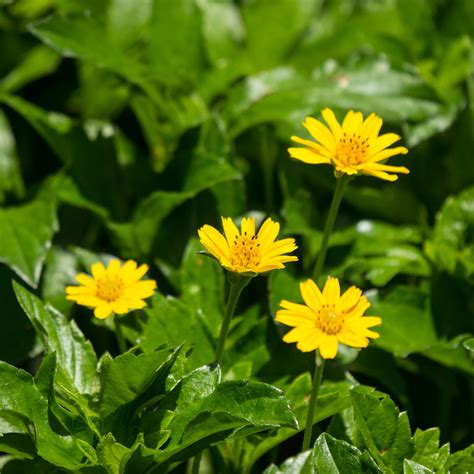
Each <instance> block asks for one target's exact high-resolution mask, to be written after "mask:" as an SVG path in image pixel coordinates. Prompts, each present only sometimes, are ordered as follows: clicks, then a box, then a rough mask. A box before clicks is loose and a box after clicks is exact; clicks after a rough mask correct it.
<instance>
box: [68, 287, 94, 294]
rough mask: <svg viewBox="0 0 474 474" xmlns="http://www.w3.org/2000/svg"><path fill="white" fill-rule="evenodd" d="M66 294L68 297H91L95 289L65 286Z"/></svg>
mask: <svg viewBox="0 0 474 474" xmlns="http://www.w3.org/2000/svg"><path fill="white" fill-rule="evenodd" d="M66 293H67V294H68V295H93V294H95V289H94V288H90V287H88V286H66Z"/></svg>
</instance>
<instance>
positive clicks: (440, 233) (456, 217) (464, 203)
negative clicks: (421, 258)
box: [426, 187, 474, 278]
mask: <svg viewBox="0 0 474 474" xmlns="http://www.w3.org/2000/svg"><path fill="white" fill-rule="evenodd" d="M473 229H474V187H470V188H468V189H466V190H464V191H463V192H461V193H460V194H459V195H458V196H455V197H450V198H448V199H447V200H446V202H445V203H444V205H443V207H442V208H441V210H440V211H439V213H438V214H437V216H436V223H435V227H434V231H433V237H432V239H430V241H429V242H428V243H427V249H426V250H427V253H428V255H429V256H430V257H431V259H432V260H433V261H434V262H435V264H436V265H437V266H438V267H439V268H440V269H442V270H445V271H447V272H449V273H451V274H457V275H460V276H461V277H464V278H470V277H472V275H473V274H474V264H473V263H472V262H474V259H473V256H474V240H473V239H472V235H473V234H472V230H473Z"/></svg>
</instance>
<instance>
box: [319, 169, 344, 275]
mask: <svg viewBox="0 0 474 474" xmlns="http://www.w3.org/2000/svg"><path fill="white" fill-rule="evenodd" d="M351 179H352V177H351V176H349V175H343V176H341V177H340V178H337V180H336V189H335V190H334V194H333V196H332V202H331V207H330V208H329V214H328V218H327V220H326V225H325V227H324V234H323V240H322V242H321V248H320V249H319V254H318V259H317V260H316V266H315V267H314V272H313V280H316V278H318V277H319V276H320V275H321V272H322V270H323V266H324V261H325V260H326V253H327V251H328V244H329V237H330V236H331V232H332V229H333V228H334V222H336V216H337V211H338V210H339V206H340V204H341V201H342V196H343V194H344V190H345V189H346V187H347V185H348V183H349V181H350V180H351Z"/></svg>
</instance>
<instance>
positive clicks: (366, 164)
mask: <svg viewBox="0 0 474 474" xmlns="http://www.w3.org/2000/svg"><path fill="white" fill-rule="evenodd" d="M322 115H323V118H324V120H325V121H326V122H327V124H328V125H329V128H328V127H327V126H326V125H324V124H323V123H322V122H321V121H319V120H316V119H314V118H313V117H306V120H305V121H304V124H303V125H304V126H305V127H306V129H307V130H308V131H309V133H310V134H311V136H312V137H313V138H314V139H315V140H316V142H313V141H311V140H305V139H303V138H299V137H295V136H293V137H291V139H292V140H293V141H294V142H296V143H299V144H301V145H304V146H305V148H288V151H289V153H290V156H292V157H293V158H296V159H297V160H301V161H304V162H305V163H310V164H313V165H318V164H321V163H327V164H331V165H333V166H334V168H335V172H336V176H337V175H341V174H349V175H356V174H360V173H362V174H367V175H370V176H375V177H377V178H380V179H385V180H387V181H395V180H397V179H398V176H397V175H395V174H390V172H392V173H404V174H407V173H409V170H408V169H407V168H405V167H403V166H388V165H386V164H384V161H385V160H387V158H390V157H391V156H395V155H404V154H406V153H408V150H407V149H406V148H405V147H403V146H397V147H395V148H388V147H389V146H390V145H393V144H394V143H395V142H397V141H398V140H400V137H399V136H398V135H397V134H395V133H385V134H383V135H380V136H379V132H380V129H381V128H382V119H381V118H380V117H378V116H377V115H375V114H374V113H372V114H370V115H369V116H368V117H367V118H366V119H365V120H364V116H363V115H362V113H361V112H353V111H352V110H350V111H349V112H347V114H346V117H345V118H344V121H343V122H342V125H341V124H339V122H338V121H337V119H336V117H335V115H334V112H333V111H332V110H331V109H324V110H323V111H322Z"/></svg>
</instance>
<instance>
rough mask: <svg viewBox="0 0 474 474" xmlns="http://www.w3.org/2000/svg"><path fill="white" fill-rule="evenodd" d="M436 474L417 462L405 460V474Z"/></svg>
mask: <svg viewBox="0 0 474 474" xmlns="http://www.w3.org/2000/svg"><path fill="white" fill-rule="evenodd" d="M430 473H434V471H432V470H431V469H428V468H427V467H425V466H422V465H421V464H418V463H416V462H415V461H410V460H409V459H405V460H404V461H403V474H430Z"/></svg>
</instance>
